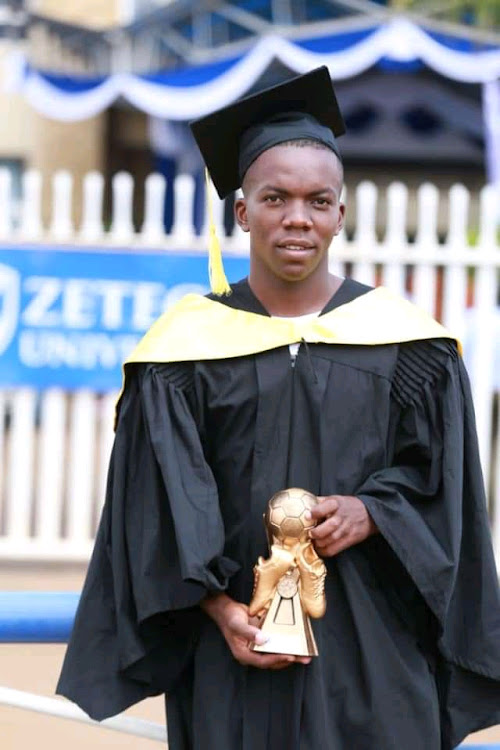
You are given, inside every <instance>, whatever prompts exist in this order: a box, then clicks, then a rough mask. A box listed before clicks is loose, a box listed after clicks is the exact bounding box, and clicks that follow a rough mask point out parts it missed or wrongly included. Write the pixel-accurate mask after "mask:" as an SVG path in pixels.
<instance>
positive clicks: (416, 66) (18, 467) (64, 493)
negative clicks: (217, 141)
mask: <svg viewBox="0 0 500 750" xmlns="http://www.w3.org/2000/svg"><path fill="white" fill-rule="evenodd" d="M322 64H326V65H328V66H329V69H330V73H331V75H332V79H333V81H334V85H335V89H336V92H337V96H338V99H339V102H340V105H341V108H342V110H343V113H344V117H345V120H346V125H347V134H346V135H345V136H344V137H343V138H342V140H341V150H342V154H343V158H344V162H345V170H346V187H345V197H346V202H347V209H348V210H347V226H346V230H345V231H344V233H343V235H342V236H341V237H339V238H338V240H336V242H335V243H334V245H333V247H332V253H331V267H332V270H334V271H337V272H338V273H341V274H350V275H352V276H354V277H355V278H357V279H358V280H360V281H364V282H366V283H370V284H380V283H384V284H386V285H387V286H390V287H391V288H393V289H394V290H395V291H399V292H401V293H403V294H405V295H407V296H409V297H410V298H412V299H413V300H414V301H415V302H417V303H418V304H419V305H421V306H422V307H424V308H425V309H427V310H428V311H429V312H430V313H432V314H433V315H435V316H437V317H438V318H439V319H440V320H442V321H443V322H444V323H445V324H446V325H447V326H448V327H449V328H450V329H452V330H453V332H455V333H456V335H458V336H459V337H460V338H461V339H462V340H463V341H464V345H465V358H466V363H467V366H468V369H469V372H470V376H471V382H472V388H473V393H474V399H475V406H476V413H477V423H478V434H479V443H480V450H481V457H482V462H483V469H484V474H485V481H486V486H487V492H488V503H489V509H490V514H491V521H492V531H493V537H494V545H495V550H496V554H497V560H498V561H499V563H500V409H499V401H500V396H499V393H500V312H499V309H500V308H499V304H500V296H499V288H500V285H499V266H500V249H499V219H500V83H499V76H500V4H499V3H498V1H497V0H394V1H393V2H383V1H380V2H378V1H375V0H311V1H309V0H245V1H243V2H232V1H231V0H226V1H225V2H224V1H220V0H197V2H193V1H189V0H170V1H169V0H67V2H66V3H64V2H61V0H31V1H29V0H3V1H1V0H0V80H1V86H0V591H1V590H5V591H16V590H26V591H33V590H39V591H49V590H67V591H79V590H80V588H81V584H82V581H83V575H84V571H85V567H86V564H87V561H88V557H89V555H90V551H91V548H92V540H93V537H94V534H95V529H96V525H97V522H98V518H99V514H100V509H101V505H102V500H103V492H104V485H105V481H106V468H107V461H108V457H109V452H110V448H111V444H112V439H113V432H112V423H113V410H114V402H115V398H116V393H117V390H118V388H119V386H120V364H121V362H122V361H123V359H124V358H125V357H126V355H127V353H128V352H129V351H130V350H131V349H132V348H133V346H134V344H135V343H136V342H137V341H138V340H139V338H140V337H141V335H142V334H143V333H144V331H145V330H147V328H148V327H149V325H150V324H151V323H152V322H153V320H154V319H155V318H156V317H157V316H158V315H159V314H160V313H161V312H162V311H163V310H164V309H166V308H167V307H168V306H169V305H170V304H172V303H173V302H175V301H176V300H177V299H178V298H179V297H180V296H182V295H183V294H184V293H186V292H187V291H197V292H202V293H204V292H205V291H206V290H207V289H208V279H207V270H206V232H207V227H206V223H207V222H206V215H205V210H204V206H205V201H204V178H203V172H202V164H201V160H200V156H199V154H198V151H197V148H196V146H195V144H194V142H193V140H192V138H191V135H190V131H189V128H188V125H187V123H188V121H189V120H191V119H195V118H196V117H199V116H202V115H204V114H206V113H208V112H210V111H212V110H213V109H216V108H218V107H220V106H224V105H225V104H228V103H230V102H231V101H234V100H235V99H237V98H239V97H241V96H244V95H246V94H249V93H252V92H253V91H255V90H257V89H259V88H262V87H264V86H267V85H272V84H273V83H277V82H279V81H281V80H283V79H285V78H287V77H289V76H291V75H294V74H300V73H303V72H305V71H306V70H309V69H311V68H313V67H316V66H318V65H322ZM233 199H234V196H233V197H231V198H229V199H228V200H226V201H225V202H220V201H218V200H217V199H216V197H215V196H214V203H215V206H214V208H215V219H216V224H217V226H218V231H219V234H220V235H221V237H222V238H223V246H224V247H225V257H226V270H227V273H228V276H229V278H230V280H236V279H237V278H241V277H242V276H244V275H245V273H246V269H247V263H248V261H247V256H248V246H247V238H246V236H243V234H242V233H240V232H239V231H238V230H237V228H235V227H234V221H233V217H232V202H233ZM193 335H195V332H193ZM1 617H2V612H0V620H1ZM63 651H64V647H63V646H62V645H34V644H33V645H32V644H24V645H11V644H0V686H2V685H3V686H9V687H11V688H17V689H22V690H26V691H30V692H33V693H38V694H40V695H47V696H49V695H52V693H53V691H54V688H55V682H56V679H57V674H58V671H59V668H60V664H61V659H62V654H63ZM4 703H6V701H4ZM131 713H132V714H133V715H138V716H144V717H149V718H152V719H154V720H155V721H160V722H161V721H163V706H162V702H161V701H160V700H159V699H158V700H151V701H146V702H145V703H144V704H142V705H141V706H139V707H137V708H135V709H133V710H132V712H131ZM0 726H1V729H0V734H1V737H2V740H1V742H2V750H19V748H23V749H24V748H27V747H30V746H31V744H32V743H33V742H35V741H37V742H39V743H41V744H42V745H44V746H45V745H47V746H50V747H52V748H54V749H56V748H59V747H61V748H63V747H67V746H68V744H69V743H71V744H72V746H73V747H74V748H75V750H78V749H79V748H84V747H85V748H87V747H88V746H89V744H90V743H93V744H94V745H95V746H96V747H101V746H103V747H120V748H126V747H129V746H130V747H134V748H143V747H144V748H146V747H151V748H152V747H153V746H154V744H153V742H151V741H148V740H145V739H144V740H139V739H136V738H130V737H127V736H125V735H120V734H115V733H113V732H108V731H105V730H99V729H95V728H93V727H84V726H82V725H78V724H73V723H70V722H64V721H61V720H60V719H56V718H54V717H50V716H43V715H37V714H33V713H29V712H24V711H21V710H20V709H18V708H13V707H9V706H7V705H2V701H1V695H0ZM481 739H482V740H484V741H486V740H491V741H492V740H493V739H497V740H498V741H499V742H500V729H499V728H496V729H492V730H489V731H487V732H483V733H481ZM470 741H471V742H472V738H471V740H470ZM157 746H158V745H157Z"/></svg>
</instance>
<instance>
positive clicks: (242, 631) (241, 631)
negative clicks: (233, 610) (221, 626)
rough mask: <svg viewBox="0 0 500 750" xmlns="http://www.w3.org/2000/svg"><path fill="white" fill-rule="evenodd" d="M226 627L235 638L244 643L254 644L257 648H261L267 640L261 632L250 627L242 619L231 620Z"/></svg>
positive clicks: (254, 627) (252, 626)
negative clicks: (240, 639)
mask: <svg viewBox="0 0 500 750" xmlns="http://www.w3.org/2000/svg"><path fill="white" fill-rule="evenodd" d="M228 627H229V629H230V630H231V632H232V633H233V635H235V636H236V637H239V638H243V639H244V640H246V641H250V643H256V644H257V645H259V646H262V645H263V644H264V643H266V642H267V641H268V640H269V637H268V636H267V635H264V633H263V632H262V630H260V629H259V628H258V627H256V626H255V625H251V624H250V623H249V622H247V621H246V620H244V619H239V618H233V619H232V620H231V621H230V622H229V623H228Z"/></svg>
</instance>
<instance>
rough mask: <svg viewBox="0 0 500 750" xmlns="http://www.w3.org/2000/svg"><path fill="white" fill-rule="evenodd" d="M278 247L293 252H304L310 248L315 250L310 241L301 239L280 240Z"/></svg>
mask: <svg viewBox="0 0 500 750" xmlns="http://www.w3.org/2000/svg"><path fill="white" fill-rule="evenodd" d="M278 247H279V248H280V249H282V250H287V251H289V252H293V253H303V252H307V251H308V250H314V245H312V244H311V243H310V242H302V241H300V240H290V241H288V240H287V241H285V242H280V243H279V244H278Z"/></svg>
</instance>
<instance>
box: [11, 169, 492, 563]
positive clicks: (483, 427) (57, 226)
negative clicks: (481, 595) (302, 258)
mask: <svg viewBox="0 0 500 750" xmlns="http://www.w3.org/2000/svg"><path fill="white" fill-rule="evenodd" d="M165 188H166V186H165V182H164V180H163V178H162V177H161V176H159V175H150V176H149V177H148V178H147V180H146V184H145V205H144V221H143V224H142V228H141V230H140V232H138V233H136V232H134V225H133V214H132V202H133V191H134V183H133V180H132V177H131V176H130V175H128V174H126V173H120V174H118V175H116V176H115V178H114V179H113V183H112V197H113V200H112V212H111V222H110V227H109V230H108V231H107V232H106V231H105V229H104V225H103V219H102V216H103V196H104V180H103V177H102V176H101V175H99V174H97V173H91V174H88V175H87V176H86V177H85V179H84V185H83V204H82V211H81V215H82V220H81V223H80V225H79V227H78V228H76V227H75V226H74V225H73V221H72V178H71V176H70V175H69V174H68V173H64V172H62V173H59V174H57V175H55V177H54V180H53V184H52V201H51V205H52V206H53V210H52V218H51V222H50V226H49V227H48V228H44V227H43V226H42V220H41V189H42V185H41V180H40V175H38V174H37V173H35V172H27V173H26V174H25V175H24V178H23V196H22V200H21V203H20V205H19V206H17V207H16V206H15V204H14V202H13V200H12V197H11V187H10V182H9V176H8V173H6V172H0V242H1V241H8V242H9V243H12V242H18V241H30V242H31V241H34V242H36V241H40V240H45V241H47V240H50V241H51V242H52V243H54V242H60V243H75V242H76V243H83V244H90V243H98V244H99V246H102V247H113V246H117V245H120V246H124V245H132V244H133V245H134V246H138V245H142V246H144V247H152V246H154V247H161V248H163V249H164V251H165V252H166V253H168V252H169V250H179V249H180V248H189V249H191V250H194V251H200V252H205V247H206V238H205V236H204V233H202V236H200V237H196V236H195V234H194V231H193V227H192V223H191V218H190V217H191V215H192V201H193V192H194V183H193V181H192V180H191V179H190V178H189V177H179V178H177V180H176V181H175V184H174V186H173V189H174V194H175V205H176V215H175V222H174V227H173V230H172V233H171V234H169V235H168V236H166V235H165V234H164V231H163V202H164V195H165ZM355 197H356V212H357V216H356V227H357V229H356V233H355V236H354V237H353V238H352V239H347V238H346V237H345V236H340V237H338V238H337V239H336V240H335V243H334V245H333V248H332V256H331V266H332V270H334V271H336V272H338V273H340V274H345V273H348V274H349V275H351V276H353V277H354V278H356V279H358V280H360V281H363V282H366V283H370V284H375V283H376V284H379V283H383V284H385V285H386V286H389V287H391V288H392V289H393V290H394V291H396V292H401V293H403V294H409V295H410V297H411V298H412V299H413V300H414V301H415V302H416V303H417V304H419V305H420V306H421V307H423V308H424V309H426V310H428V311H429V312H431V313H432V314H437V315H439V316H440V317H441V319H442V320H443V322H444V324H445V325H447V326H448V327H449V328H450V329H452V330H453V331H454V332H455V333H456V334H457V335H458V336H459V337H460V338H462V339H463V338H465V337H466V336H467V340H468V344H469V345H468V346H467V364H468V368H469V372H470V375H471V381H472V386H473V392H474V399H475V407H476V413H477V425H478V433H479V442H480V450H481V456H482V461H483V468H484V473H485V477H486V482H487V487H488V495H489V503H490V511H491V517H492V523H493V532H494V543H495V549H496V553H497V559H498V560H499V561H500V409H499V404H498V401H499V395H498V392H497V391H498V380H499V372H498V369H500V364H499V361H498V360H497V363H496V364H495V356H496V355H495V347H496V348H497V352H498V347H499V346H500V342H499V340H498V339H499V334H500V331H499V329H498V313H497V305H498V285H499V267H500V249H499V246H498V234H497V232H498V198H499V196H498V193H495V191H494V189H493V188H492V187H488V188H484V190H483V191H482V194H481V197H480V220H479V225H478V227H475V228H474V230H476V229H477V232H475V234H477V237H478V239H477V242H476V243H475V245H474V246H470V245H469V244H468V236H469V232H470V229H471V228H470V227H469V220H468V216H469V200H470V196H469V193H468V192H467V190H466V189H465V188H464V187H463V186H461V185H455V186H454V187H453V188H452V189H451V191H450V194H449V196H448V202H449V221H448V232H447V236H446V239H445V241H444V242H440V241H439V240H438V236H437V216H438V205H439V200H440V196H439V194H438V191H437V189H436V188H435V187H434V186H432V185H430V184H426V185H422V187H421V188H420V190H419V192H418V196H417V201H418V231H417V236H416V238H415V241H414V242H412V243H410V242H408V239H407V232H406V216H407V202H408V191H407V189H406V188H405V186H404V185H402V184H400V183H394V184H392V185H391V186H390V187H389V189H388V192H387V196H386V198H387V200H386V205H387V215H386V221H385V226H386V231H385V236H384V238H383V239H382V240H380V239H378V238H377V234H376V212H377V201H378V198H379V196H378V193H377V189H376V187H375V186H374V185H373V184H370V183H363V184H361V185H360V186H359V188H358V189H357V193H356V196H355ZM214 213H215V217H216V223H217V224H218V225H219V229H220V233H221V234H222V229H221V227H222V219H223V213H222V203H220V202H218V201H216V205H215V206H214ZM224 244H225V247H226V252H227V253H228V254H229V253H232V254H246V253H247V252H248V249H247V237H246V235H244V234H243V233H242V232H240V231H239V230H236V231H235V232H234V234H233V236H232V237H228V238H226V241H225V243H224ZM471 298H473V312H471V310H470V309H469V308H470V305H471ZM367 324H369V321H367ZM495 326H497V328H495ZM114 400H115V394H113V393H110V394H96V393H92V392H90V391H87V390H82V391H79V392H75V393H72V394H70V393H64V392H62V391H60V390H57V389H48V390H45V391H34V390H31V389H26V388H19V389H17V390H10V391H0V558H3V559H4V560H5V559H10V560H34V561H39V560H51V561H53V560H64V561H67V560H75V561H84V560H86V559H87V558H88V556H89V553H90V550H91V546H92V539H93V536H94V533H95V529H96V524H97V521H98V517H99V512H100V507H101V503H102V499H103V496H104V486H105V480H106V468H107V462H108V457H109V452H110V448H111V444H112V439H113V433H112V420H113V408H114Z"/></svg>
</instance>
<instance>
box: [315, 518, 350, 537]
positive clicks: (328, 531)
mask: <svg viewBox="0 0 500 750" xmlns="http://www.w3.org/2000/svg"><path fill="white" fill-rule="evenodd" d="M341 523H342V518H338V517H337V516H333V517H332V518H327V519H326V521H323V522H322V523H319V524H318V525H317V526H315V527H314V529H311V531H310V532H309V536H310V537H311V539H327V538H328V537H330V536H331V535H332V534H333V532H334V531H337V529H338V528H339V526H340V525H341Z"/></svg>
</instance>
